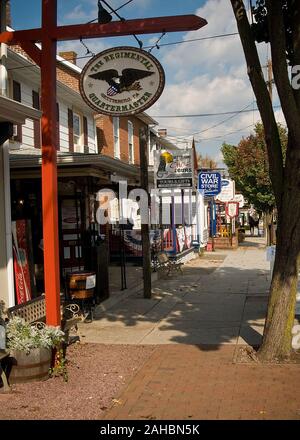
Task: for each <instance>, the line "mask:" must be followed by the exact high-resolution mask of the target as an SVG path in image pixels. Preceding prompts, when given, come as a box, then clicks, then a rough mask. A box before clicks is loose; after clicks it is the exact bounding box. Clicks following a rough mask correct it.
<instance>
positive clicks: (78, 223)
mask: <svg viewBox="0 0 300 440" xmlns="http://www.w3.org/2000/svg"><path fill="white" fill-rule="evenodd" d="M59 204H60V209H59V212H60V217H61V218H60V265H61V271H62V275H63V276H65V275H66V273H68V272H74V271H78V270H83V269H84V261H83V255H82V247H83V231H84V204H83V202H82V199H81V198H80V197H76V196H61V197H60V199H59Z"/></svg>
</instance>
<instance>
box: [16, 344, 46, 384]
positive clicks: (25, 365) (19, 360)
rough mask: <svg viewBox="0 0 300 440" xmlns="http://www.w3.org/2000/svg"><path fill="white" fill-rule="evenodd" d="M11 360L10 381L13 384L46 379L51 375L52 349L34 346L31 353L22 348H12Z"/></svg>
mask: <svg viewBox="0 0 300 440" xmlns="http://www.w3.org/2000/svg"><path fill="white" fill-rule="evenodd" d="M10 360H11V371H10V374H9V382H10V383H11V384H14V383H26V382H35V381H41V380H46V379H48V377H49V369H50V367H51V361H52V350H51V349H49V348H34V349H32V350H30V353H29V354H27V353H26V352H25V351H21V350H11V353H10Z"/></svg>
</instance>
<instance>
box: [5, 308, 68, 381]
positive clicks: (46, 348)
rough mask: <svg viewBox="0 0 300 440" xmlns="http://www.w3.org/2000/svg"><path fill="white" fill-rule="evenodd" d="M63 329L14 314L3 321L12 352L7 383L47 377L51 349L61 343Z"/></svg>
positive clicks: (8, 344) (51, 354)
mask: <svg viewBox="0 0 300 440" xmlns="http://www.w3.org/2000/svg"><path fill="white" fill-rule="evenodd" d="M63 338H64V333H63V332H62V331H61V330H60V329H59V328H56V327H51V326H47V325H45V324H43V323H40V322H39V323H36V325H32V324H28V323H27V322H26V321H25V320H24V319H22V318H19V317H17V316H15V317H13V318H11V319H10V320H9V322H8V323H7V324H6V340H7V348H8V349H9V352H10V356H11V361H12V362H11V363H12V368H11V372H10V376H9V381H10V383H18V382H31V381H35V380H44V379H47V378H48V377H49V371H50V367H51V361H52V358H53V349H58V348H59V347H61V345H62V342H63Z"/></svg>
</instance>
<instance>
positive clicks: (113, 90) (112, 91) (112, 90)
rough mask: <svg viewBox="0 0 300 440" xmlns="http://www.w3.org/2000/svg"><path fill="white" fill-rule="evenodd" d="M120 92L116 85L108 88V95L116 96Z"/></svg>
mask: <svg viewBox="0 0 300 440" xmlns="http://www.w3.org/2000/svg"><path fill="white" fill-rule="evenodd" d="M117 93H118V89H117V87H116V86H111V87H110V88H109V89H108V90H107V96H115V95H116V94H117Z"/></svg>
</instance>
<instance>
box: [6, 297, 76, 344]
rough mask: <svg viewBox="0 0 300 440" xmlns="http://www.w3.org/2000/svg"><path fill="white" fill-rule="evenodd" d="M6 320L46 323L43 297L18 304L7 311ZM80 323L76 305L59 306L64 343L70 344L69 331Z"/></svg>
mask: <svg viewBox="0 0 300 440" xmlns="http://www.w3.org/2000/svg"><path fill="white" fill-rule="evenodd" d="M7 316H8V319H10V318H13V317H14V316H18V317H19V318H23V319H24V320H25V321H26V322H27V323H29V324H35V323H38V322H45V321H46V301H45V296H44V295H42V296H39V297H38V298H35V299H33V300H31V301H28V302H26V303H24V304H19V305H17V306H14V307H10V308H9V309H7ZM80 321H82V314H81V312H80V307H79V306H78V304H67V305H64V306H61V329H62V331H63V332H64V333H65V343H66V344H68V343H69V342H70V338H69V333H70V330H71V329H72V328H73V327H75V328H77V324H78V323H79V322H80Z"/></svg>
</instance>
